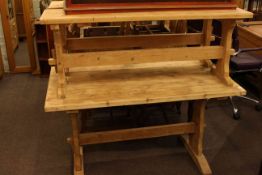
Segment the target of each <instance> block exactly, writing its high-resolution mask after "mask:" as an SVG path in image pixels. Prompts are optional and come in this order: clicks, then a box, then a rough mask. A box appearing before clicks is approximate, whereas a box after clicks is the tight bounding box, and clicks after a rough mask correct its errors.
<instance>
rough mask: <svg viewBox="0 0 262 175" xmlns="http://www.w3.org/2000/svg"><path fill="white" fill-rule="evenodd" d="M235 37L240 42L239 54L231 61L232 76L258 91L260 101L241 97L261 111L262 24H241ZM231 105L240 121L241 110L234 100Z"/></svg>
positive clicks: (235, 116)
mask: <svg viewBox="0 0 262 175" xmlns="http://www.w3.org/2000/svg"><path fill="white" fill-rule="evenodd" d="M235 37H236V39H238V40H239V41H238V42H236V44H237V45H236V46H235V49H236V50H237V52H236V53H235V55H234V56H233V57H232V58H231V60H230V68H231V75H232V77H235V78H236V79H240V78H241V79H242V80H244V81H245V84H246V83H248V84H250V85H251V86H252V87H255V88H256V89H257V92H258V98H259V100H257V99H254V98H250V97H248V96H240V97H241V98H244V99H246V100H249V101H252V102H254V103H255V104H256V105H255V109H256V110H258V111H260V110H261V109H262V103H261V100H262V22H242V23H239V24H238V27H237V30H236V35H235ZM238 43H239V44H238ZM240 75H241V76H240ZM231 103H232V106H233V112H234V113H233V114H234V115H233V116H234V118H235V119H239V118H240V113H239V109H238V107H237V106H236V105H235V103H234V100H233V99H232V98H231Z"/></svg>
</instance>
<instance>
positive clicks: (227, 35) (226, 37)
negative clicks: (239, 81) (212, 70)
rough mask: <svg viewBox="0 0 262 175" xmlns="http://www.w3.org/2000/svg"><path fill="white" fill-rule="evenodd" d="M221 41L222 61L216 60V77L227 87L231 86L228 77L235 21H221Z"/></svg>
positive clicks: (230, 80) (231, 83)
mask: <svg viewBox="0 0 262 175" xmlns="http://www.w3.org/2000/svg"><path fill="white" fill-rule="evenodd" d="M221 23H222V41H221V46H223V48H224V53H223V59H220V60H218V62H217V65H216V74H217V76H218V77H219V78H220V79H221V80H222V81H224V82H225V83H226V84H227V85H233V81H232V79H231V78H230V77H229V62H230V57H231V53H232V34H233V30H234V28H235V27H236V20H222V21H221Z"/></svg>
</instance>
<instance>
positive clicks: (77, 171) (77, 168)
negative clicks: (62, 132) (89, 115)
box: [69, 111, 84, 175]
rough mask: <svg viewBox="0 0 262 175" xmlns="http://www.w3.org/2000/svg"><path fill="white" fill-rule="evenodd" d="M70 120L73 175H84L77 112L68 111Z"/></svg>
mask: <svg viewBox="0 0 262 175" xmlns="http://www.w3.org/2000/svg"><path fill="white" fill-rule="evenodd" d="M69 115H70V117H71V121H72V149H73V153H74V175H84V164H83V148H82V147H81V146H80V144H79V134H80V130H79V121H80V120H79V114H78V111H73V112H69Z"/></svg>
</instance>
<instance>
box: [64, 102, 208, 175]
mask: <svg viewBox="0 0 262 175" xmlns="http://www.w3.org/2000/svg"><path fill="white" fill-rule="evenodd" d="M205 105H206V100H195V101H193V103H192V116H191V117H190V118H191V119H190V121H188V122H185V123H178V124H168V125H161V126H150V127H143V128H132V129H122V130H115V131H103V132H94V133H80V129H79V128H80V126H81V120H80V115H79V112H78V111H70V112H68V114H69V115H70V117H71V120H72V137H71V138H68V142H69V143H70V144H71V145H72V149H73V153H74V175H84V163H83V160H84V158H83V146H84V145H88V144H99V143H109V142H117V141H127V140H136V139H145V138H155V137H162V136H170V135H181V138H182V140H183V143H184V145H185V147H186V149H187V151H188V152H189V154H190V155H191V157H192V159H193V160H194V162H195V164H196V165H197V167H198V169H199V170H200V172H201V174H203V175H211V174H212V172H211V169H210V167H209V164H208V162H207V160H206V158H205V156H204V154H203V135H204V126H205V121H204V119H205Z"/></svg>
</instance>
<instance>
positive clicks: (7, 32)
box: [0, 0, 37, 73]
mask: <svg viewBox="0 0 262 175" xmlns="http://www.w3.org/2000/svg"><path fill="white" fill-rule="evenodd" d="M30 2H31V1H30ZM30 2H26V3H23V11H24V16H23V17H24V21H25V23H24V24H25V30H26V38H27V47H28V53H29V57H30V66H17V65H16V63H15V58H14V51H13V50H14V49H13V44H12V42H11V41H12V32H11V28H10V27H9V26H10V24H9V19H8V16H9V15H8V11H7V8H6V7H7V4H6V3H7V2H6V0H2V1H0V12H1V15H2V16H6V17H7V18H2V24H3V26H5V27H4V28H3V30H4V36H5V42H6V50H7V56H8V64H9V69H10V71H11V72H16V73H18V72H34V71H36V68H37V66H36V59H35V50H34V41H33V28H32V22H33V21H32V18H31V5H30V4H31V3H32V2H31V3H30ZM14 6H15V4H14ZM13 8H14V13H15V7H13ZM17 37H18V36H17ZM17 39H18V38H17Z"/></svg>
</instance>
